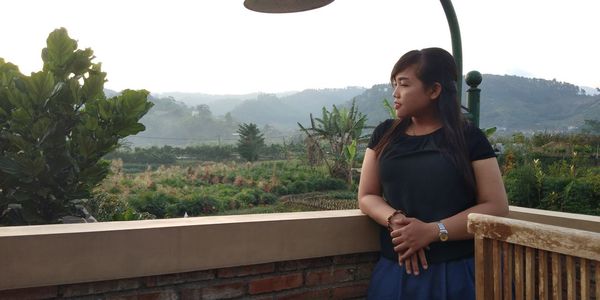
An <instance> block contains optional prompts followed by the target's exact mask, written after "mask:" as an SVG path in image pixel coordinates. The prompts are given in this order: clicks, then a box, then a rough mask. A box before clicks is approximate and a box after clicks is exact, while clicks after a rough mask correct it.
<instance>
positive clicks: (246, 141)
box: [237, 123, 265, 161]
mask: <svg viewBox="0 0 600 300" xmlns="http://www.w3.org/2000/svg"><path fill="white" fill-rule="evenodd" d="M237 132H238V134H239V135H240V139H239V141H238V145H237V147H238V148H237V149H238V153H239V154H240V156H241V157H243V158H244V159H245V160H247V161H257V160H258V154H259V153H260V151H261V150H262V148H263V147H264V146H265V139H264V137H263V135H262V134H261V133H260V130H259V129H258V126H256V124H254V123H249V124H246V123H243V124H240V126H239V128H238V131H237Z"/></svg>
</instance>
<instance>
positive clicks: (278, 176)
mask: <svg viewBox="0 0 600 300" xmlns="http://www.w3.org/2000/svg"><path fill="white" fill-rule="evenodd" d="M344 189H346V184H345V182H344V181H343V180H340V179H335V178H331V177H330V176H328V175H327V171H326V170H325V169H324V168H313V167H310V166H307V165H306V164H304V163H302V162H300V161H297V160H292V161H269V162H256V163H235V162H228V163H226V164H224V163H203V164H199V165H194V166H189V167H181V166H171V167H164V166H161V167H159V168H158V169H156V170H152V169H147V170H146V171H145V172H142V173H137V174H128V173H124V172H123V166H122V162H120V161H118V160H115V161H113V162H112V164H111V175H110V176H109V177H108V178H106V180H104V182H103V183H102V185H101V186H99V187H98V188H97V189H96V190H95V196H96V197H94V199H93V200H92V201H91V204H93V205H92V206H91V207H90V212H92V213H96V214H98V215H97V216H96V217H97V218H98V220H101V221H109V220H120V219H124V218H129V219H141V218H164V217H181V216H183V215H184V214H185V213H187V214H188V215H189V216H198V215H211V214H217V213H222V212H223V211H227V210H238V209H248V208H251V207H257V206H264V205H276V204H277V203H279V201H278V197H280V196H283V195H287V194H290V193H306V192H313V191H325V190H339V191H342V190H344Z"/></svg>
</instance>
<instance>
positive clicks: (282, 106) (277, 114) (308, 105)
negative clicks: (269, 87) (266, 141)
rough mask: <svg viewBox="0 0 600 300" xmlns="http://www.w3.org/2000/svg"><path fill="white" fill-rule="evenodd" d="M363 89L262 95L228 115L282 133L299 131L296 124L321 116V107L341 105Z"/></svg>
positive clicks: (363, 89)
mask: <svg viewBox="0 0 600 300" xmlns="http://www.w3.org/2000/svg"><path fill="white" fill-rule="evenodd" d="M364 91H365V88H362V87H347V88H344V89H309V90H304V91H301V92H298V93H295V94H292V95H289V96H284V97H279V96H277V95H275V94H261V95H258V96H257V98H256V99H252V100H246V101H244V102H242V103H240V104H239V105H237V106H236V107H235V108H234V109H233V110H232V111H231V115H232V116H233V117H234V118H235V119H236V120H239V121H240V122H246V123H247V122H253V123H256V124H258V125H261V126H262V125H267V124H269V125H272V126H275V127H280V128H283V129H294V130H295V129H298V125H297V124H296V123H297V122H301V123H306V122H308V120H309V118H310V113H320V111H321V109H322V108H323V106H325V107H327V108H328V109H330V108H331V106H332V105H334V104H335V105H343V104H344V103H345V102H347V101H348V100H349V99H352V98H353V97H355V96H357V95H359V94H361V93H363V92H364Z"/></svg>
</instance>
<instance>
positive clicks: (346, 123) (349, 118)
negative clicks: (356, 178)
mask: <svg viewBox="0 0 600 300" xmlns="http://www.w3.org/2000/svg"><path fill="white" fill-rule="evenodd" d="M310 121H311V126H310V127H309V128H305V127H304V126H302V124H300V123H298V126H299V127H300V129H301V130H302V131H303V132H304V133H305V134H306V136H307V137H308V139H309V140H311V143H312V145H315V146H316V147H317V149H318V150H319V152H320V153H321V154H322V157H323V158H324V162H325V163H326V165H327V168H328V169H329V173H330V174H331V176H333V177H335V178H343V179H348V178H351V172H352V166H353V162H354V159H355V154H356V143H357V142H358V141H359V140H364V139H365V137H363V136H362V131H363V129H364V127H365V123H366V121H367V117H366V116H365V115H363V114H362V113H360V112H359V111H358V108H357V107H356V105H355V103H354V102H352V106H351V107H350V109H348V108H341V109H338V108H337V107H336V106H335V105H334V106H333V109H332V111H331V112H329V111H328V110H327V109H326V108H325V107H323V110H322V115H321V118H313V116H312V114H311V115H310ZM352 145H354V150H352ZM352 153H354V155H352Z"/></svg>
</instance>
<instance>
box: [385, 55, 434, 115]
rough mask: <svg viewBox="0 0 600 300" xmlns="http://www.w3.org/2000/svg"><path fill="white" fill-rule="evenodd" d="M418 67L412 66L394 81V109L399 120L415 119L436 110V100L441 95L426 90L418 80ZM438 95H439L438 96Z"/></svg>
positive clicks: (399, 74)
mask: <svg viewBox="0 0 600 300" xmlns="http://www.w3.org/2000/svg"><path fill="white" fill-rule="evenodd" d="M416 68H417V66H416V65H412V66H410V67H408V68H406V69H405V70H403V71H401V72H400V73H398V74H396V76H395V77H394V79H393V82H392V83H393V86H394V92H393V94H392V96H393V97H394V108H395V109H396V115H397V116H398V117H399V118H405V117H415V116H417V117H418V116H419V115H422V114H423V113H425V112H429V111H430V110H431V109H433V108H434V106H433V105H434V101H433V100H435V98H432V96H435V97H437V95H439V93H433V91H432V89H431V88H425V87H424V86H423V82H422V81H421V80H420V79H419V78H417V74H416ZM436 94H437V95H436Z"/></svg>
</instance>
